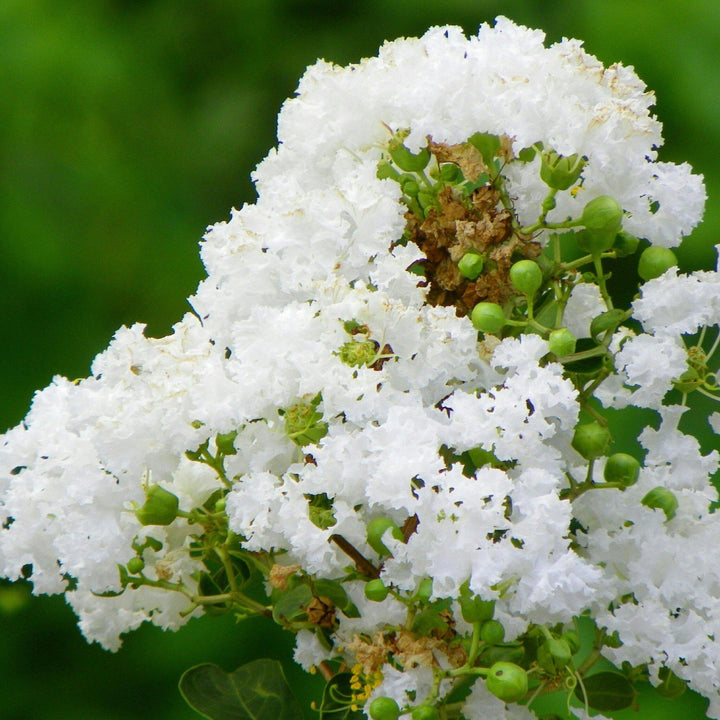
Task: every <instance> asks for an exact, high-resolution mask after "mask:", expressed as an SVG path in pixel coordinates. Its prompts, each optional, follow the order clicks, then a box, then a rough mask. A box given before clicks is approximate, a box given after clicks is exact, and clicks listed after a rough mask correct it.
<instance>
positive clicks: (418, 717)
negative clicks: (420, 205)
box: [412, 705, 440, 720]
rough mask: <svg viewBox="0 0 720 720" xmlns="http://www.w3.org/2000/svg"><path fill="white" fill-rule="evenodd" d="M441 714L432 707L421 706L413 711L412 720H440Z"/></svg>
mask: <svg viewBox="0 0 720 720" xmlns="http://www.w3.org/2000/svg"><path fill="white" fill-rule="evenodd" d="M439 719H440V714H439V713H438V711H437V710H436V709H435V708H434V707H430V705H420V707H416V708H415V709H414V710H413V711H412V720H439Z"/></svg>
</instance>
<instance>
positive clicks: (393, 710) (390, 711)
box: [369, 697, 400, 720]
mask: <svg viewBox="0 0 720 720" xmlns="http://www.w3.org/2000/svg"><path fill="white" fill-rule="evenodd" d="M369 711H370V717H371V718H372V720H397V718H398V717H399V716H400V708H399V707H398V704H397V703H396V702H395V701H394V700H393V699H392V698H389V697H379V698H375V699H374V700H373V701H372V702H371V703H370V708H369Z"/></svg>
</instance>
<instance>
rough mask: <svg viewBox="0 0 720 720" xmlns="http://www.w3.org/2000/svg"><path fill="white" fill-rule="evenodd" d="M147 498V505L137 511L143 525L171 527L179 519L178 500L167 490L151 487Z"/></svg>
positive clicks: (136, 514) (156, 486)
mask: <svg viewBox="0 0 720 720" xmlns="http://www.w3.org/2000/svg"><path fill="white" fill-rule="evenodd" d="M145 498H146V500H145V504H144V505H143V506H142V507H141V508H138V509H137V510H136V511H135V517H136V518H137V519H138V520H139V521H140V524H141V525H169V524H170V523H171V522H172V521H173V520H174V519H175V518H176V517H177V511H178V504H179V502H178V499H177V497H176V496H175V495H173V494H172V493H171V492H169V491H168V490H165V488H162V487H160V486H159V485H151V486H150V487H148V488H146V490H145Z"/></svg>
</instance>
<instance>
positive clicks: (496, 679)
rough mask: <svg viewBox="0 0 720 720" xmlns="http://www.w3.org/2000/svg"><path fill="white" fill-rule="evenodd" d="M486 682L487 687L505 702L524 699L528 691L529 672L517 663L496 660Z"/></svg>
mask: <svg viewBox="0 0 720 720" xmlns="http://www.w3.org/2000/svg"><path fill="white" fill-rule="evenodd" d="M485 683H486V685H487V689H488V690H489V691H490V692H491V693H492V694H493V695H494V696H495V697H496V698H499V699H500V700H502V701H503V702H517V701H518V700H522V699H523V698H524V697H525V695H527V691H528V677H527V673H526V672H525V671H524V670H523V669H522V668H521V667H520V666H519V665H515V663H509V662H496V663H495V664H494V665H493V666H492V667H491V668H490V672H489V674H488V676H487V677H486V678H485Z"/></svg>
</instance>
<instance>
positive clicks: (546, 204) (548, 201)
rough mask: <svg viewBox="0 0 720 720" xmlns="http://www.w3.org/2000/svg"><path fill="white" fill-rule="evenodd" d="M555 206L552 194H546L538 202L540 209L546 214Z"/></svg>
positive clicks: (555, 201)
mask: <svg viewBox="0 0 720 720" xmlns="http://www.w3.org/2000/svg"><path fill="white" fill-rule="evenodd" d="M556 206H557V200H556V199H555V196H554V195H548V196H547V197H546V198H545V199H544V200H543V201H542V203H541V204H540V207H541V208H542V211H543V213H544V214H545V215H547V214H548V213H549V212H550V211H551V210H554V209H555V207H556Z"/></svg>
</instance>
